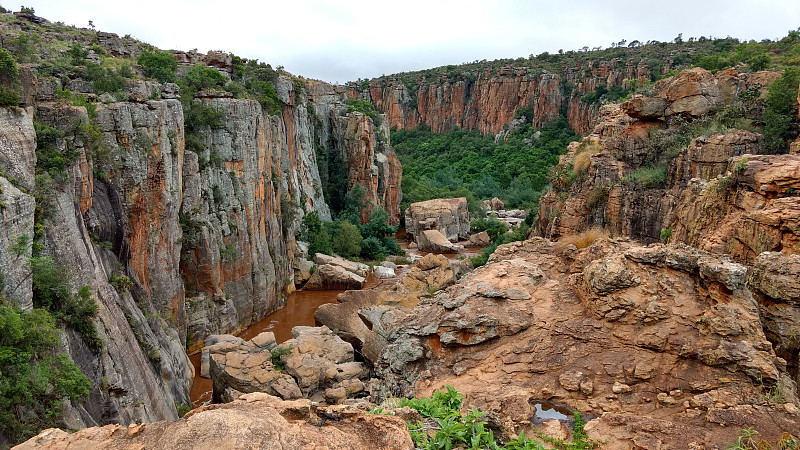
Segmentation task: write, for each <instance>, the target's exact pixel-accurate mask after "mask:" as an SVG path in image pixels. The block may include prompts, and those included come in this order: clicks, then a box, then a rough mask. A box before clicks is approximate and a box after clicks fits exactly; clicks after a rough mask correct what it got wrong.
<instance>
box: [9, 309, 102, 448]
mask: <svg viewBox="0 0 800 450" xmlns="http://www.w3.org/2000/svg"><path fill="white" fill-rule="evenodd" d="M58 334H59V330H58V329H57V328H56V320H55V319H54V318H53V316H52V315H51V314H50V313H49V312H48V311H46V310H44V309H40V308H36V309H34V310H33V311H31V312H25V311H22V310H21V309H19V308H16V307H12V306H8V305H5V304H2V305H0V433H2V434H3V435H5V436H6V437H8V438H9V439H10V440H11V442H12V443H20V442H23V441H25V440H26V439H28V438H30V437H31V436H33V435H35V434H36V433H38V432H39V431H40V430H42V429H44V428H51V427H57V426H58V423H59V420H60V418H61V406H62V401H63V399H64V398H65V397H66V398H69V399H70V400H71V401H80V400H81V399H83V398H84V397H86V395H87V394H88V393H89V389H90V388H91V384H90V383H89V381H88V380H87V379H86V377H85V376H84V375H83V374H82V373H81V371H80V370H79V369H78V367H77V366H75V364H74V363H73V362H72V361H71V360H70V359H69V357H67V356H66V355H63V354H61V355H57V354H56V353H55V352H56V349H57V348H58V342H59V339H58Z"/></svg>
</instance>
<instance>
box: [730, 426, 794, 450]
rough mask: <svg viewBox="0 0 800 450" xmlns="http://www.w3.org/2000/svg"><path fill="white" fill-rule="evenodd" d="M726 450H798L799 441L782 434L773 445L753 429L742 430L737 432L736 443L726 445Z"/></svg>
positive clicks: (788, 434)
mask: <svg viewBox="0 0 800 450" xmlns="http://www.w3.org/2000/svg"><path fill="white" fill-rule="evenodd" d="M726 448H727V449H728V450H762V449H771V448H776V449H781V450H790V449H800V439H798V438H797V437H796V436H794V435H792V434H791V433H787V432H784V433H783V434H781V438H780V439H778V441H777V442H775V445H774V446H773V445H772V444H770V443H769V441H767V440H765V439H762V438H761V433H759V432H758V431H756V430H755V429H754V428H753V427H749V428H744V429H742V430H741V431H739V438H738V439H737V440H736V442H729V443H727V447H726Z"/></svg>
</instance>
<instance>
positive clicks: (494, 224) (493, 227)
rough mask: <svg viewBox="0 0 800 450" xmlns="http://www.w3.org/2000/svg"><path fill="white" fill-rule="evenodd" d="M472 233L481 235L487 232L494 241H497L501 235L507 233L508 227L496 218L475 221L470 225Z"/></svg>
mask: <svg viewBox="0 0 800 450" xmlns="http://www.w3.org/2000/svg"><path fill="white" fill-rule="evenodd" d="M469 231H470V233H480V232H481V231H485V232H486V233H487V234H488V235H489V238H490V239H491V240H492V241H496V240H497V239H498V237H499V236H500V235H502V234H503V233H505V232H506V225H505V224H504V223H503V222H501V221H500V220H499V219H497V218H496V217H489V218H479V219H473V220H472V221H471V222H470V223H469Z"/></svg>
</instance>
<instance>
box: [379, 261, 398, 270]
mask: <svg viewBox="0 0 800 450" xmlns="http://www.w3.org/2000/svg"><path fill="white" fill-rule="evenodd" d="M381 266H383V267H387V268H389V269H392V270H397V264H395V263H394V262H392V261H384V262H382V263H381Z"/></svg>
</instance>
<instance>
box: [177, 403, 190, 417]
mask: <svg viewBox="0 0 800 450" xmlns="http://www.w3.org/2000/svg"><path fill="white" fill-rule="evenodd" d="M191 410H192V407H191V405H184V404H183V403H178V402H175V412H177V413H178V417H183V416H185V415H186V414H187V413H188V412H189V411H191Z"/></svg>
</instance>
